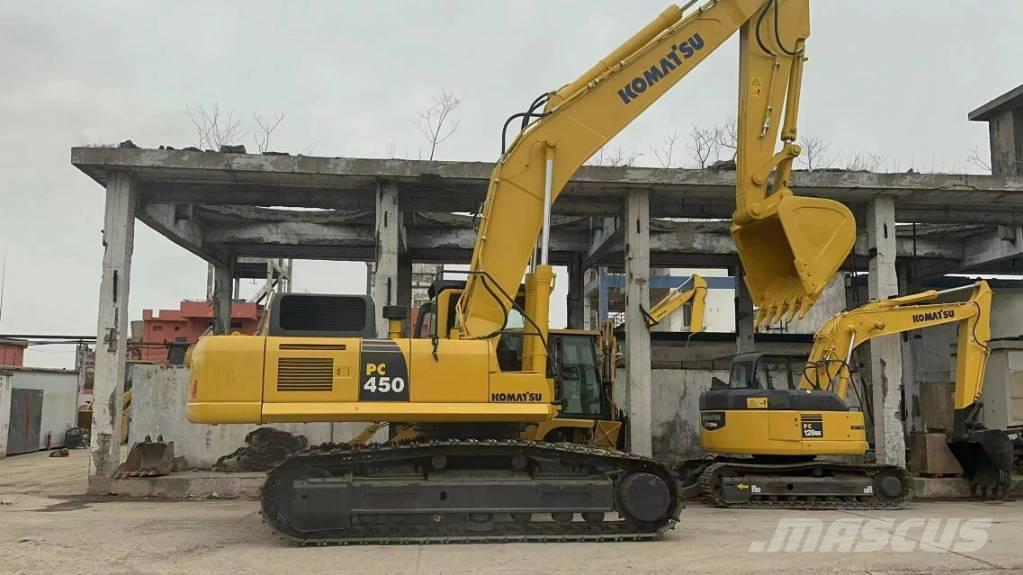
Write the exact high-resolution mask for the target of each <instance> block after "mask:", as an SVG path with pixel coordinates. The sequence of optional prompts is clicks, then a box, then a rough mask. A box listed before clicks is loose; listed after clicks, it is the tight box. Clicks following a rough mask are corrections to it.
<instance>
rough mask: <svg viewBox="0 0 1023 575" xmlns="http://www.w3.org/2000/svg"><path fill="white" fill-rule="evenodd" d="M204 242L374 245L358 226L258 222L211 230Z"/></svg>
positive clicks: (369, 233)
mask: <svg viewBox="0 0 1023 575" xmlns="http://www.w3.org/2000/svg"><path fill="white" fill-rule="evenodd" d="M206 240H207V242H209V243H213V244H252V243H262V244H268V245H296V246H297V245H338V246H343V245H373V232H372V229H371V228H370V227H369V226H365V225H357V224H347V225H333V224H318V223H308V222H260V223H250V224H240V225H237V224H235V225H223V226H217V227H211V228H210V229H209V231H208V232H207V233H206Z"/></svg>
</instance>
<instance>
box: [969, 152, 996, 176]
mask: <svg viewBox="0 0 1023 575" xmlns="http://www.w3.org/2000/svg"><path fill="white" fill-rule="evenodd" d="M966 163H967V164H969V165H971V166H973V167H975V168H980V169H981V170H984V171H985V172H988V173H991V162H989V161H987V160H985V159H984V157H983V156H981V155H980V150H978V149H977V146H974V147H973V149H972V150H970V155H969V156H967V157H966Z"/></svg>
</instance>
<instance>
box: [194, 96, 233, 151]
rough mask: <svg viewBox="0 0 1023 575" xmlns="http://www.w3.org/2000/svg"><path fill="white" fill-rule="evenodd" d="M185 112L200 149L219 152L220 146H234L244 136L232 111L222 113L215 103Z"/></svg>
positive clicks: (218, 105)
mask: <svg viewBox="0 0 1023 575" xmlns="http://www.w3.org/2000/svg"><path fill="white" fill-rule="evenodd" d="M185 111H186V112H187V113H188V117H189V118H191V120H192V124H193V125H194V126H195V130H196V133H197V135H198V138H199V143H198V147H199V148H201V149H204V150H214V151H219V150H220V146H223V145H225V144H226V145H230V144H234V143H236V142H238V141H240V140H241V139H242V137H243V136H244V132H243V131H242V129H241V125H240V122H239V120H238V118H236V117H235V115H234V111H233V110H228V111H226V112H225V111H222V110H221V109H220V104H218V103H216V102H214V103H213V104H212V105H210V106H209V108H207V107H206V106H199V107H198V108H197V109H195V110H193V109H191V108H186V110H185Z"/></svg>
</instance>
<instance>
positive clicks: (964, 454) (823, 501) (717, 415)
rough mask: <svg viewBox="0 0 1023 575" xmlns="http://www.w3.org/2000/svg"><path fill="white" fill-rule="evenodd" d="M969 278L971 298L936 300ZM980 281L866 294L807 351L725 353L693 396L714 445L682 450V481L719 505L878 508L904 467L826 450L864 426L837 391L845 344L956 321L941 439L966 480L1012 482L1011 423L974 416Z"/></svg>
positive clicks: (842, 444) (860, 438) (862, 434)
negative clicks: (952, 378)
mask: <svg viewBox="0 0 1023 575" xmlns="http://www.w3.org/2000/svg"><path fill="white" fill-rule="evenodd" d="M964 290H970V291H971V294H970V297H969V299H967V300H965V301H958V302H948V303H932V302H935V301H936V300H938V299H939V298H941V297H942V296H948V295H950V294H953V293H956V292H961V291H964ZM990 312H991V289H990V288H989V287H988V284H987V282H984V281H978V282H977V283H976V284H974V285H969V286H965V287H961V288H954V289H950V290H944V291H935V290H929V291H925V292H921V293H918V294H914V295H908V296H903V297H897V298H893V299H888V300H881V301H871V302H869V303H867V304H865V305H863V306H861V307H859V308H856V309H853V310H851V311H847V312H842V313H839V314H837V315H835V316H834V317H832V318H831V319H829V320H828V321H827V322H826V323H825V324H824V325H823V326H822V327H821V328H820V330H819V331H818V332H817V335H816V336H815V338H814V345H813V348H812V351H811V352H810V357H809V359H806V358H799V357H796V356H788V355H778V354H765V353H751V354H742V355H739V356H736V357H735V358H734V359H733V361H732V368H731V374H730V376H729V381H728V382H727V383H725V382H722V381H720V380H718V381H715V382H714V385H713V386H712V388H711V389H710V390H708V391H706V392H704V393H703V394H702V395H701V396H700V424H701V444H702V447H703V449H704V450H706V451H707V452H709V453H713V454H722V455H717V456H714V457H711V458H709V459H708V458H705V459H699V460H691V461H688V462H685V463H684V464H683V465H682V468H681V469H680V475H681V476H682V483H683V490H684V492H685V493H686V494H688V495H693V494H697V493H702V494H703V495H704V496H705V497H706V498H708V499H709V500H710V501H711V502H713V503H715V504H717V505H720V506H725V507H789V508H800V509H804V508H815V507H825V508H827V507H838V508H871V509H872V508H884V507H893V506H898V505H900V504H901V503H902V502H903V500H904V499H905V497H906V495H907V491H908V486H909V482H908V478H907V476H906V473H905V471H904V470H902V469H901V468H899V467H897V466H892V465H879V464H852V463H844V462H840V461H834V460H828V459H825V458H826V457H828V456H862V455H864V454H865V452H866V451H867V447H868V445H867V437H866V430H865V425H864V414H863V412H862V411H852V410H850V409H849V407H848V405H847V404H846V402H845V398H846V394H847V393H848V391H849V390H850V389H853V390H855V389H856V387H855V386H853V385H851V378H852V374H851V372H850V368H849V363H850V361H851V356H852V352H853V350H854V349H856V348H857V347H858V346H860V345H862V344H863V343H865V342H867V341H869V340H871V339H873V338H875V337H880V336H883V335H889V334H896V333H902V332H907V331H911V330H916V329H924V328H928V327H933V326H938V325H943V324H948V323H957V324H958V327H959V339H958V345H957V356H956V362H957V367H956V382H955V397H954V407H955V425H954V430H953V432H952V433H951V434H950V436H949V447H950V449H951V451H952V453H953V454H954V455H955V456H956V458H957V459H958V460H959V462H960V463H961V464H962V466H963V470H964V475H965V477H967V478H969V480H970V481H971V483H972V485H973V488H974V492H975V493H976V494H978V495H983V496H998V495H1004V494H1005V493H1006V492H1007V490H1008V488H1009V484H1010V479H1011V472H1012V464H1013V445H1012V441H1011V439H1010V437H1009V435H1008V434H1007V433H1006V432H1005V431H1003V430H998V429H987V428H985V427H984V426H983V425H982V424H981V423H980V422H979V421H978V420H977V419H978V416H979V412H980V409H979V408H980V403H979V401H978V400H979V399H980V393H981V388H982V386H983V382H984V369H985V367H986V365H987V357H988V347H987V342H988V340H989V339H990V336H991V334H990Z"/></svg>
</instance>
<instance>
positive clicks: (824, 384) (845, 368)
mask: <svg viewBox="0 0 1023 575" xmlns="http://www.w3.org/2000/svg"><path fill="white" fill-rule="evenodd" d="M964 289H969V290H971V294H970V297H969V299H967V300H966V301H960V302H954V303H927V302H932V301H934V300H936V299H938V298H939V297H940V296H942V295H946V294H949V293H952V292H958V291H962V290H964ZM990 322H991V288H990V287H988V284H987V282H985V281H978V282H977V283H976V284H974V285H973V286H965V287H963V288H953V289H950V290H944V291H935V290H930V291H925V292H922V293H919V294H914V295H909V296H904V297H899V298H893V299H890V300H884V301H872V302H870V303H868V304H866V305H864V306H862V307H860V308H857V309H854V310H852V311H849V312H845V313H841V314H838V315H836V316H835V317H833V318H831V319H830V320H828V321H827V323H825V324H824V325H823V326H822V327H821V329H820V330H819V331H818V332H817V336H816V338H815V339H814V346H813V350H812V351H811V353H810V358H809V361H808V363H807V365H806V369H805V370H804V372H803V379H802V382H801V385H800V387H801V388H803V389H826V390H833V391H835V393H836V394H838V396H839V397H842V398H845V394H846V392H847V390H848V388H849V384H850V373H849V361H850V357H851V355H852V351H853V350H854V349H856V347H857V346H859V345H861V344H863V343H864V342H866V341H869V340H871V339H873V338H875V337H880V336H882V335H890V334H895V333H902V332H906V331H911V330H915V329H921V328H927V327H933V326H937V325H943V324H948V323H958V324H959V339H958V347H957V349H956V382H955V393H954V399H953V407H954V409H955V413H954V423H953V428H952V429H951V430H950V433H949V434H948V446H949V449H950V450H951V451H952V453H953V455H955V458H956V459H957V460H958V461H959V463H960V464H961V465H962V467H963V476H964V477H966V478H968V479H969V480H970V485H971V487H972V489H973V490H974V494H975V495H980V496H994V497H1000V496H1003V495H1005V494H1006V493H1007V492H1008V489H1009V486H1010V484H1011V478H1012V466H1013V442H1012V440H1011V439H1010V437H1009V434H1008V433H1007V432H1006V431H1005V430H1003V429H988V428H986V427H985V426H984V425H983V424H982V423H980V421H979V420H978V417H977V416H978V415H979V408H980V394H981V391H982V390H983V385H984V370H985V368H986V367H987V358H988V354H989V350H988V346H987V343H988V340H990V339H991V327H990Z"/></svg>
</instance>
